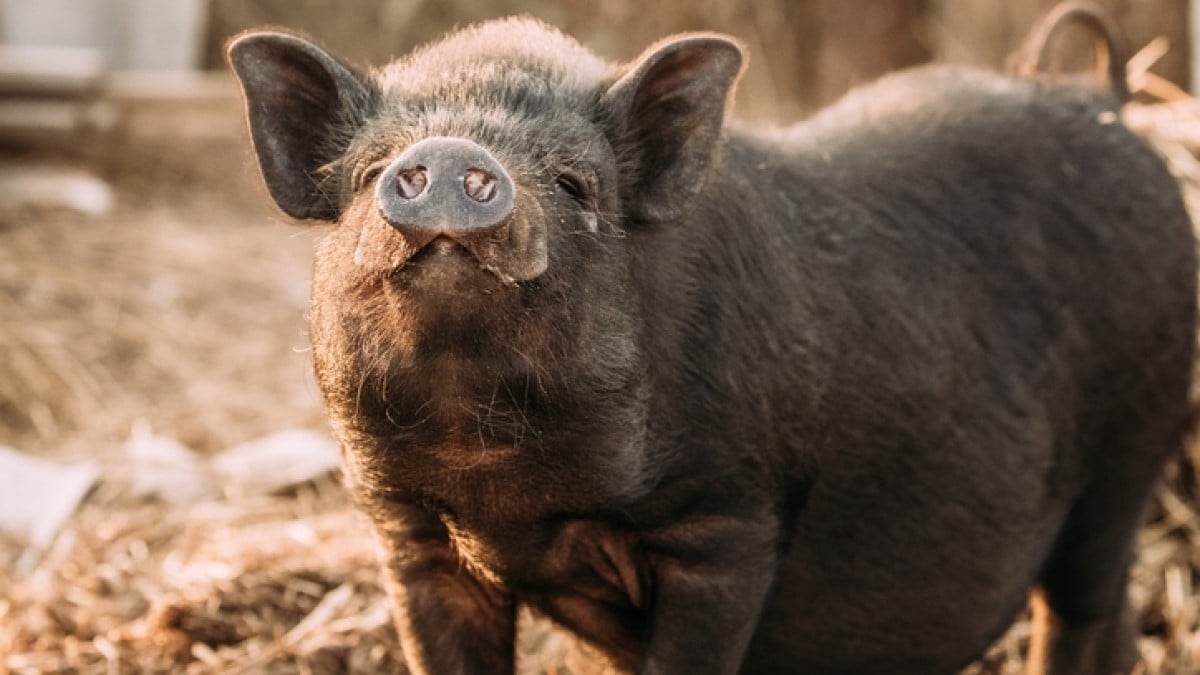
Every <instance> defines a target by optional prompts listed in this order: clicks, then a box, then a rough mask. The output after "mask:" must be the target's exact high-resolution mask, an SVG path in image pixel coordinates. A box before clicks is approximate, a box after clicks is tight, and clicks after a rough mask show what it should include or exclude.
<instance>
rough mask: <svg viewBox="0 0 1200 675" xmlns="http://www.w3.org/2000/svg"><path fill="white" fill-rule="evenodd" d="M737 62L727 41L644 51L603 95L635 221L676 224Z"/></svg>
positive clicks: (699, 180) (714, 137) (701, 37)
mask: <svg viewBox="0 0 1200 675" xmlns="http://www.w3.org/2000/svg"><path fill="white" fill-rule="evenodd" d="M743 61H744V58H743V51H742V48H741V46H739V45H738V43H736V42H734V41H733V40H732V39H731V38H727V37H723V36H720V35H715V34H695V35H689V36H686V37H681V38H675V39H672V40H671V41H669V42H666V43H665V44H659V45H656V46H654V47H651V48H650V49H649V50H647V51H646V53H645V54H643V55H642V56H641V57H640V58H639V59H638V60H637V61H636V62H634V63H633V65H632V67H631V68H630V70H629V71H628V72H626V74H625V75H624V76H622V77H621V78H620V79H619V80H617V82H616V83H615V84H613V85H612V87H610V88H609V89H608V91H607V92H605V93H604V95H603V97H602V98H601V101H600V105H601V108H602V110H603V111H604V112H605V113H606V114H607V115H608V116H609V120H610V124H611V125H612V126H613V127H614V128H613V129H612V132H613V133H614V144H615V147H616V149H617V152H618V155H619V156H620V157H621V159H622V164H624V165H625V166H626V167H629V166H632V168H633V174H634V175H624V176H622V198H623V200H624V201H625V203H626V204H627V205H628V208H629V212H630V213H631V215H632V216H633V217H634V219H635V220H639V221H642V222H665V221H671V220H676V219H678V218H680V217H681V216H682V215H683V214H684V213H686V211H687V209H688V206H689V205H690V203H691V202H692V201H693V200H694V198H695V197H696V196H697V195H698V194H699V192H700V190H701V189H702V188H703V187H704V181H705V178H706V177H707V175H708V168H709V166H710V164H711V161H712V157H713V153H714V151H715V150H716V147H717V141H718V140H719V139H720V136H721V127H722V125H723V123H724V120H725V111H726V109H727V108H728V107H729V104H730V102H731V101H732V98H733V97H732V93H733V85H734V82H736V81H737V78H738V75H739V74H740V73H741V70H742V63H743Z"/></svg>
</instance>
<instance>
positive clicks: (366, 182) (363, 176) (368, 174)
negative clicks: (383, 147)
mask: <svg viewBox="0 0 1200 675" xmlns="http://www.w3.org/2000/svg"><path fill="white" fill-rule="evenodd" d="M385 168H387V164H385V163H375V164H372V165H371V166H368V167H367V168H365V169H363V170H361V171H360V172H359V173H358V177H357V178H356V179H355V180H354V187H355V189H357V190H361V189H363V188H365V187H368V186H370V185H371V184H373V183H374V182H375V179H376V178H379V174H381V173H383V170H384V169H385Z"/></svg>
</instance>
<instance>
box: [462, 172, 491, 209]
mask: <svg viewBox="0 0 1200 675" xmlns="http://www.w3.org/2000/svg"><path fill="white" fill-rule="evenodd" d="M496 182H497V181H496V176H494V175H493V174H491V173H489V172H487V171H484V170H483V169H467V175H466V176H463V189H464V190H466V192H467V196H468V197H470V198H471V199H474V200H475V201H477V202H489V201H491V200H492V198H493V197H495V196H496Z"/></svg>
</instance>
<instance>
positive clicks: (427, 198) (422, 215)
mask: <svg viewBox="0 0 1200 675" xmlns="http://www.w3.org/2000/svg"><path fill="white" fill-rule="evenodd" d="M514 197H515V189H514V187H513V182H512V179H511V178H509V176H508V173H507V172H506V171H505V170H504V167H502V166H501V165H500V162H498V161H496V158H495V157H493V156H492V155H491V153H489V152H488V151H487V150H485V149H484V148H482V147H480V146H479V145H477V144H475V143H473V142H471V141H469V140H466V139H463V138H448V137H434V138H427V139H425V140H423V141H420V142H418V143H416V144H414V145H412V146H411V147H409V148H408V149H407V150H405V151H404V152H403V153H402V154H401V155H400V156H399V157H397V158H396V159H395V160H394V161H393V162H392V163H391V164H390V165H388V167H387V168H386V169H384V171H383V173H382V174H381V175H380V177H379V182H378V184H377V185H376V187H375V199H376V201H377V202H378V205H379V210H380V212H381V213H382V215H383V217H384V218H385V219H386V220H387V221H388V223H389V224H391V226H392V227H394V228H395V229H396V230H397V231H398V232H399V233H400V235H401V236H403V237H404V238H405V239H406V240H408V242H409V243H410V244H411V245H412V246H414V248H420V247H422V246H424V245H426V244H428V243H429V242H431V241H433V240H435V239H437V238H438V237H446V238H449V239H452V240H455V241H459V240H462V239H472V238H477V237H478V236H479V235H484V236H486V235H488V234H489V233H491V232H492V231H494V230H496V229H498V228H500V227H502V226H503V225H504V224H505V223H506V221H507V220H508V218H509V216H510V215H511V214H512V211H513V201H514Z"/></svg>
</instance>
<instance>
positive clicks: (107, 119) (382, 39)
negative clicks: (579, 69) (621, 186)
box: [0, 0, 1200, 675]
mask: <svg viewBox="0 0 1200 675" xmlns="http://www.w3.org/2000/svg"><path fill="white" fill-rule="evenodd" d="M1054 4H1055V3H1054V2H1053V1H1052V0H1007V1H1005V2H996V1H995V0H749V1H741V2H736V1H733V0H697V1H689V2H685V1H682V0H662V1H660V2H646V1H645V0H561V1H557V2H556V1H551V0H489V1H488V2H482V1H480V0H437V1H427V0H379V1H375V2H368V1H365V0H306V1H297V0H171V1H167V0H36V1H35V0H0V675H3V674H5V673H8V672H20V673H24V672H96V673H101V672H104V673H111V672H231V671H240V672H320V673H325V672H329V673H334V672H346V671H350V670H359V669H367V670H372V669H379V668H383V667H387V666H388V664H390V663H392V662H393V660H394V659H395V658H396V655H397V648H396V645H395V642H394V639H393V638H392V636H391V632H390V627H389V626H388V624H387V608H386V603H385V602H384V600H383V597H382V593H381V591H380V588H379V585H378V580H377V577H376V574H375V570H374V565H373V562H372V556H373V552H372V550H371V547H370V543H369V541H368V540H367V539H366V537H365V536H364V534H363V532H362V530H360V529H359V528H358V524H357V521H356V519H355V516H354V515H353V512H352V511H351V510H350V509H349V507H348V505H347V504H346V501H345V499H344V497H343V495H342V493H341V492H340V490H339V488H338V485H337V476H336V469H334V465H335V463H336V449H335V448H333V446H332V444H331V443H330V441H329V439H328V435H327V432H326V428H325V424H324V419H323V416H322V414H321V410H320V406H319V401H318V397H317V394H316V391H315V388H314V386H313V384H312V382H311V376H310V373H309V355H308V353H307V349H308V347H307V337H306V335H305V332H304V318H303V316H304V312H305V307H306V304H307V294H308V274H309V265H310V257H311V253H312V246H313V242H314V241H315V240H316V239H317V238H319V236H320V232H321V229H320V228H319V227H314V226H295V225H293V224H290V223H287V222H285V221H284V220H283V219H282V217H281V216H279V214H278V213H277V212H276V211H274V210H273V209H272V208H271V207H270V206H269V202H268V199H267V197H266V194H265V191H264V190H263V188H262V187H261V184H260V180H259V177H258V175H257V173H256V170H255V168H254V166H253V164H252V161H251V160H252V157H251V154H250V151H249V147H248V144H247V139H246V137H245V132H244V128H243V122H242V120H241V105H240V102H239V100H238V99H237V96H236V88H235V87H234V85H233V82H232V81H231V79H230V78H229V76H228V74H227V73H226V71H225V69H224V64H223V57H222V48H223V45H224V43H225V41H226V40H227V39H228V38H229V37H230V36H231V35H233V34H236V33H237V32H239V31H241V30H244V29H246V28H250V27H255V26H261V25H264V24H273V25H277V26H286V27H289V28H293V29H298V30H301V31H304V32H306V33H308V34H310V35H312V36H313V37H314V38H316V39H317V40H318V41H320V42H322V43H323V44H325V45H326V46H327V47H328V48H329V49H330V50H331V51H333V52H334V53H337V54H339V55H342V56H344V57H346V58H347V59H349V60H351V61H352V62H356V63H360V64H381V63H384V62H386V61H388V60H390V59H392V58H394V57H397V56H401V55H403V54H405V53H406V52H408V51H409V50H411V49H412V48H413V47H415V46H417V45H420V44H422V43H425V42H428V41H431V40H435V39H437V38H438V37H439V36H441V35H443V34H445V33H446V32H448V31H451V30H453V29H454V28H455V27H460V26H464V25H467V24H470V23H473V22H477V21H482V20H486V19H489V18H493V17H498V16H505V15H511V14H529V15H532V16H535V17H538V18H541V19H543V20H544V21H546V22H548V23H551V24H553V25H556V26H558V27H560V28H561V29H563V30H564V31H565V32H567V33H569V34H571V35H574V36H575V37H577V38H578V39H579V40H580V41H581V42H583V43H584V44H585V45H588V46H589V47H591V48H592V49H593V50H595V51H596V52H597V53H599V54H600V55H602V56H604V57H606V58H608V59H610V60H613V61H622V60H627V59H630V58H633V57H635V56H636V55H637V54H638V53H640V52H641V51H642V49H643V48H645V47H646V46H647V45H648V44H650V43H651V42H653V41H654V40H656V39H658V38H660V37H663V36H665V35H668V34H671V33H675V32H680V31H686V30H716V31H721V32H726V33H731V34H733V35H735V36H737V37H738V38H740V39H741V40H742V41H743V42H744V43H745V44H746V45H747V47H748V50H749V53H750V65H749V70H748V71H747V72H746V73H745V76H744V79H743V80H742V82H741V85H740V89H739V92H738V98H737V108H736V111H737V114H738V115H740V116H742V117H745V118H747V119H750V120H754V121H759V122H765V123H790V122H794V121H798V120H800V119H802V118H803V117H805V116H806V115H808V114H810V113H811V112H813V111H814V110H816V109H818V108H820V107H821V106H823V105H826V104H828V103H829V102H831V101H833V100H834V99H836V98H837V97H839V96H840V95H842V94H843V93H845V92H846V91H847V90H848V89H850V88H851V87H854V86H855V85H858V84H862V83H866V82H869V81H871V80H873V79H875V78H876V77H878V76H879V75H881V74H883V73H886V72H889V71H892V70H896V69H898V68H903V67H907V66H912V65H916V64H920V63H924V62H929V61H941V62H953V63H964V64H972V65H977V66H981V67H986V68H992V69H997V68H1002V67H1003V64H1004V62H1005V59H1006V57H1007V56H1008V55H1009V54H1010V53H1012V52H1013V50H1015V49H1016V47H1017V46H1018V45H1019V44H1020V42H1021V40H1022V39H1023V38H1024V36H1025V35H1026V34H1027V32H1028V31H1029V29H1030V28H1031V27H1032V26H1033V25H1034V23H1035V22H1036V20H1037V18H1038V17H1039V16H1041V15H1042V14H1043V13H1044V12H1045V11H1046V10H1047V9H1049V7H1051V6H1053V5H1054ZM1097 4H1099V5H1102V6H1103V7H1105V8H1106V9H1107V10H1108V11H1109V12H1110V13H1111V14H1112V16H1113V17H1114V18H1115V19H1116V21H1117V23H1118V24H1119V25H1120V26H1121V27H1122V29H1123V30H1124V31H1125V33H1126V35H1127V37H1128V38H1129V43H1130V46H1131V52H1132V53H1136V54H1137V56H1135V57H1134V60H1133V62H1131V64H1130V71H1131V81H1132V84H1133V85H1134V88H1135V89H1137V90H1138V91H1139V94H1138V100H1139V104H1138V105H1135V106H1130V107H1129V108H1127V110H1126V120H1127V122H1128V123H1130V124H1131V126H1135V127H1136V128H1138V129H1140V130H1142V131H1144V132H1145V133H1146V134H1147V135H1149V136H1151V137H1152V138H1153V139H1154V140H1155V141H1156V143H1158V144H1159V147H1160V149H1161V150H1162V151H1163V152H1164V154H1166V155H1167V156H1168V157H1169V158H1170V160H1171V163H1172V166H1173V168H1174V169H1175V170H1176V172H1177V173H1178V174H1179V175H1180V177H1181V179H1183V180H1184V182H1185V183H1186V184H1187V185H1188V186H1189V190H1190V192H1189V194H1195V193H1194V192H1191V190H1192V188H1194V187H1195V186H1196V185H1198V184H1200V168H1198V166H1200V165H1198V164H1197V162H1196V160H1195V150H1196V148H1197V147H1200V114H1198V113H1197V106H1196V105H1195V102H1194V101H1193V100H1192V99H1191V97H1190V95H1189V94H1188V93H1187V92H1189V91H1193V90H1194V88H1193V87H1192V85H1191V83H1192V82H1193V81H1194V80H1193V78H1194V77H1195V76H1196V73H1195V68H1194V64H1195V62H1196V59H1195V57H1194V55H1193V54H1194V51H1195V50H1194V48H1193V41H1192V36H1191V33H1190V30H1189V27H1190V26H1193V25H1195V24H1196V22H1197V21H1198V20H1200V7H1196V6H1193V3H1192V2H1189V0H1099V2H1098V3H1097ZM1196 4H1200V3H1196ZM1088 44H1089V43H1088V41H1087V40H1086V39H1084V36H1082V35H1072V34H1067V35H1065V37H1064V40H1063V44H1062V48H1061V52H1062V54H1063V57H1064V63H1065V65H1066V66H1067V67H1087V63H1088V59H1087V56H1088V55H1089V54H1090V50H1089V46H1088ZM1189 452H1193V453H1194V449H1190V450H1189ZM1194 465H1195V462H1194V461H1193V459H1192V455H1188V456H1184V457H1182V458H1181V461H1180V462H1178V463H1177V464H1176V465H1174V466H1173V467H1172V468H1171V469H1170V472H1169V474H1168V479H1167V481H1166V487H1164V490H1163V492H1162V494H1161V496H1160V498H1159V501H1158V503H1157V504H1156V511H1155V514H1154V520H1153V523H1152V524H1151V526H1149V527H1148V528H1147V530H1146V533H1145V534H1144V537H1143V541H1142V554H1141V558H1140V562H1139V567H1138V569H1137V571H1136V573H1135V584H1134V585H1133V587H1132V592H1133V593H1134V596H1135V599H1136V600H1137V602H1138V606H1139V607H1140V608H1141V609H1142V615H1141V620H1142V630H1143V633H1144V635H1145V639H1144V642H1143V651H1144V652H1145V653H1146V654H1147V655H1148V656H1147V659H1148V660H1147V668H1146V670H1145V672H1146V673H1176V672H1177V673H1193V672H1200V660H1198V656H1197V655H1198V654H1200V630H1198V622H1200V619H1198V615H1200V602H1198V600H1197V595H1196V593H1195V592H1193V588H1194V586H1195V584H1196V583H1197V582H1198V581H1200V577H1198V576H1197V573H1196V570H1197V569H1200V546H1198V544H1197V541H1198V540H1200V518H1197V517H1196V511H1195V503H1196V496H1197V492H1198V486H1197V479H1196V472H1195V469H1194ZM531 635H532V636H533V637H532V638H530V639H531V640H532V642H531V643H530V644H528V645H527V646H526V650H525V651H526V653H527V654H529V655H531V656H530V657H529V658H528V659H526V661H527V662H526V663H525V666H524V670H523V672H530V673H533V672H539V673H540V672H560V673H561V672H603V671H602V670H601V669H599V668H598V667H590V666H587V665H580V663H574V665H572V664H571V663H570V658H569V657H568V656H564V654H568V653H574V651H572V648H571V647H570V645H569V641H566V640H565V639H563V638H561V636H558V637H556V636H554V635H553V634H552V633H550V632H547V631H546V630H544V629H543V630H540V631H538V630H535V631H532V632H531ZM1028 638H1029V626H1028V624H1027V623H1025V622H1021V623H1018V624H1017V626H1015V627H1014V629H1013V631H1011V632H1010V635H1009V636H1008V637H1007V638H1006V639H1005V641H1003V642H1002V643H1000V644H998V645H997V646H996V648H995V649H994V650H993V652H992V653H991V654H990V655H989V657H988V658H987V659H985V660H984V661H982V662H980V663H979V664H976V665H975V666H973V667H972V669H971V670H970V671H969V672H971V673H975V674H981V673H1017V672H1020V669H1021V667H1022V653H1023V650H1024V649H1025V646H1026V644H1027V642H1028Z"/></svg>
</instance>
